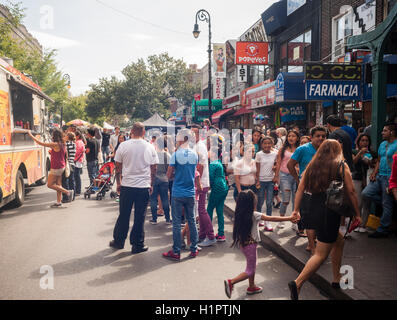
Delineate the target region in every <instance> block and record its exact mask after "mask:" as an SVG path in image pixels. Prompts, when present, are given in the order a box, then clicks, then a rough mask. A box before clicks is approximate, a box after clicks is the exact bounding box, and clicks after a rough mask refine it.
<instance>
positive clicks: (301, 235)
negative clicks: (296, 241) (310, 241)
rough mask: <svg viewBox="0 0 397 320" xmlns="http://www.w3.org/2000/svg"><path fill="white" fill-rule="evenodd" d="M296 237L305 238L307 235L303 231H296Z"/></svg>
mask: <svg viewBox="0 0 397 320" xmlns="http://www.w3.org/2000/svg"><path fill="white" fill-rule="evenodd" d="M296 235H297V236H298V237H301V238H307V235H306V234H305V232H304V231H296Z"/></svg>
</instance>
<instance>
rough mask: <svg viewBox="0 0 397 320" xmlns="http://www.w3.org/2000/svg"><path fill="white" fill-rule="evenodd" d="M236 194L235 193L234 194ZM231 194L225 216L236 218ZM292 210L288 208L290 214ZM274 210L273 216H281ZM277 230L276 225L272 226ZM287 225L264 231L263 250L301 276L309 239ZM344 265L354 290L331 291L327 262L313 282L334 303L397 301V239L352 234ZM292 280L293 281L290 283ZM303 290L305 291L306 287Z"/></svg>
mask: <svg viewBox="0 0 397 320" xmlns="http://www.w3.org/2000/svg"><path fill="white" fill-rule="evenodd" d="M232 191H233V190H232ZM232 191H230V192H229V195H228V197H227V199H226V202H225V210H224V212H225V214H226V215H228V216H229V217H230V218H231V219H233V217H234V209H235V202H234V199H233V192H232ZM290 212H291V206H289V213H287V214H290ZM278 214H279V213H278V210H277V209H273V215H278ZM272 225H273V226H274V227H275V226H276V225H277V223H272ZM291 225H292V224H291V223H290V222H287V223H285V227H284V229H274V231H273V232H266V233H264V232H263V231H262V230H263V228H261V238H262V243H261V244H262V246H263V247H265V248H266V249H269V250H271V251H273V252H274V253H275V254H277V255H278V256H279V257H280V258H282V259H283V260H284V261H285V262H287V263H288V264H289V265H290V266H291V267H293V268H294V269H295V270H297V271H298V272H300V271H301V270H302V269H303V267H304V265H305V263H306V262H307V260H308V259H309V258H310V253H309V252H307V251H305V248H306V246H307V239H306V238H300V237H298V236H297V235H296V232H295V231H294V230H292V229H291ZM342 265H349V266H352V267H353V271H354V284H353V285H354V289H351V290H350V289H347V290H335V289H333V288H332V287H331V281H332V265H331V260H330V258H328V260H327V261H326V262H325V263H324V264H323V265H322V266H321V268H320V269H319V270H318V271H317V273H316V274H315V275H313V276H312V277H311V279H310V281H311V282H312V283H313V284H314V285H315V286H316V287H317V288H318V289H319V290H320V291H322V292H324V293H325V294H326V295H328V296H329V297H330V298H331V299H340V300H352V299H353V300H362V299H364V300H393V299H397V289H396V288H397V236H396V234H390V235H389V238H386V239H370V238H368V234H367V233H364V234H362V233H356V232H353V233H352V234H351V236H349V238H348V239H347V240H346V241H345V248H344V254H343V260H342ZM291 280H293V279H291ZM302 290H305V287H304V286H303V288H302Z"/></svg>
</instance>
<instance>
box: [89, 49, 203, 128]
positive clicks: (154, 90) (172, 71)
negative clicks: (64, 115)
mask: <svg viewBox="0 0 397 320" xmlns="http://www.w3.org/2000/svg"><path fill="white" fill-rule="evenodd" d="M122 74H123V76H124V78H125V79H124V80H122V81H118V80H117V79H116V78H114V77H112V78H111V79H109V80H108V79H103V78H102V79H100V81H99V84H92V85H91V91H90V93H89V94H88V101H87V114H88V115H89V116H90V117H93V118H94V119H95V118H96V117H106V116H108V119H111V117H112V116H114V115H127V116H128V117H129V118H131V119H132V120H134V121H140V120H145V119H147V118H149V117H150V116H152V115H153V114H154V113H155V112H158V113H159V114H161V115H163V116H164V117H166V118H168V117H169V115H170V111H169V107H170V98H176V99H178V100H179V101H180V102H181V103H183V104H190V103H191V101H192V99H193V96H194V93H195V92H197V90H198V88H197V86H196V85H192V84H191V82H190V81H189V79H190V78H191V71H190V69H188V68H187V66H186V63H185V62H184V61H183V60H180V59H179V60H176V59H174V58H172V57H170V56H169V55H168V53H162V54H160V55H152V56H149V57H148V59H147V62H145V61H144V60H143V59H138V61H137V62H133V63H131V64H129V65H128V66H126V67H125V68H124V69H123V70H122Z"/></svg>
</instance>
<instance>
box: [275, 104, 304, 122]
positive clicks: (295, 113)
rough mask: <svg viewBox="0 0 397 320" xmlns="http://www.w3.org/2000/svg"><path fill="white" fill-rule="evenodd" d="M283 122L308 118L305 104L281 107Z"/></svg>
mask: <svg viewBox="0 0 397 320" xmlns="http://www.w3.org/2000/svg"><path fill="white" fill-rule="evenodd" d="M280 116H281V122H291V121H299V120H306V107H305V106H284V107H282V108H280Z"/></svg>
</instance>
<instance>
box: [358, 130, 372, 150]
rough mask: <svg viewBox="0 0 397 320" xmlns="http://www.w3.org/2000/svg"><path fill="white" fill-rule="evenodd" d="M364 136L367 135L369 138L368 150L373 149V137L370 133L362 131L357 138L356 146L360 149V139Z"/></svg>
mask: <svg viewBox="0 0 397 320" xmlns="http://www.w3.org/2000/svg"><path fill="white" fill-rule="evenodd" d="M363 137H367V138H368V150H371V137H370V136H369V135H368V134H365V133H362V134H360V135H359V136H358V137H357V139H356V147H357V150H359V151H360V141H361V139H362V138H363Z"/></svg>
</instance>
